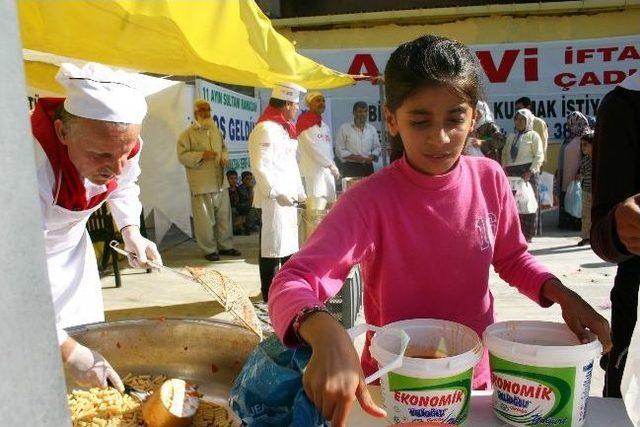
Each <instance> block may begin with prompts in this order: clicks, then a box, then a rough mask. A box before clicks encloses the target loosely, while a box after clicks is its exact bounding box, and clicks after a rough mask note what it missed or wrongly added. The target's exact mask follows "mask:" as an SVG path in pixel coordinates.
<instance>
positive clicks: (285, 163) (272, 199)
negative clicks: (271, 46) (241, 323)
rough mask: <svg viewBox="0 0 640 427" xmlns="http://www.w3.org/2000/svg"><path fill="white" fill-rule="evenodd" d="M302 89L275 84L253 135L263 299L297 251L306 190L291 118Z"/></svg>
mask: <svg viewBox="0 0 640 427" xmlns="http://www.w3.org/2000/svg"><path fill="white" fill-rule="evenodd" d="M304 92H306V90H305V89H304V88H303V87H300V86H298V85H296V84H294V83H282V84H277V85H275V86H274V88H273V92H272V93H271V99H269V105H268V106H267V108H266V109H265V110H264V111H263V112H262V115H261V116H260V118H259V119H258V123H257V124H256V126H255V127H254V128H253V130H252V131H251V134H250V135H249V159H250V161H251V170H252V172H253V174H254V176H255V178H256V187H255V194H254V197H253V206H254V207H256V208H259V209H261V215H262V229H261V231H260V261H259V263H258V265H259V268H260V288H261V290H262V299H263V300H264V301H265V302H267V300H268V298H269V288H270V286H271V281H272V280H273V276H274V275H275V274H276V272H277V271H278V270H279V269H280V267H281V266H282V265H283V264H284V263H285V262H287V260H288V259H289V258H290V257H291V255H293V254H294V253H295V252H297V251H298V211H297V209H296V205H297V204H300V203H303V202H304V201H305V200H306V198H307V196H306V194H305V192H304V188H303V186H302V178H301V177H300V170H299V169H298V161H297V159H296V155H297V150H298V140H297V137H298V134H297V132H296V127H295V124H294V123H293V121H292V120H293V118H294V117H295V116H296V113H297V112H298V102H299V98H300V93H304Z"/></svg>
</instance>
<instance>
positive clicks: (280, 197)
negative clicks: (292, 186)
mask: <svg viewBox="0 0 640 427" xmlns="http://www.w3.org/2000/svg"><path fill="white" fill-rule="evenodd" d="M293 201H294V198H293V197H291V196H288V195H286V194H276V202H278V204H279V205H280V206H285V207H286V206H293Z"/></svg>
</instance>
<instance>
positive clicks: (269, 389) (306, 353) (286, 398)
mask: <svg viewBox="0 0 640 427" xmlns="http://www.w3.org/2000/svg"><path fill="white" fill-rule="evenodd" d="M310 357H311V348H309V347H299V348H298V349H294V350H292V349H288V348H286V347H284V346H283V345H282V344H281V343H280V341H279V340H278V339H277V338H276V337H275V336H272V337H270V338H268V339H267V340H265V341H263V342H261V343H260V344H259V345H258V347H257V348H256V350H255V351H254V352H253V353H252V354H251V356H250V357H249V359H248V360H247V363H245V365H244V367H243V368H242V371H241V372H240V375H238V378H236V381H235V383H234V384H233V388H232V389H231V393H230V396H231V397H230V399H229V404H230V406H231V409H233V411H234V412H235V413H236V414H237V415H238V417H240V419H241V420H242V422H243V424H244V425H247V426H252V427H253V426H279V427H280V426H296V427H297V426H309V427H316V426H328V425H329V424H328V423H327V422H326V420H325V419H324V418H323V417H322V415H321V414H320V413H319V412H318V410H317V409H316V408H315V406H314V405H313V403H311V401H310V400H309V399H308V398H307V396H306V394H305V393H304V390H303V388H302V370H303V369H304V367H305V366H307V363H308V362H309V358H310Z"/></svg>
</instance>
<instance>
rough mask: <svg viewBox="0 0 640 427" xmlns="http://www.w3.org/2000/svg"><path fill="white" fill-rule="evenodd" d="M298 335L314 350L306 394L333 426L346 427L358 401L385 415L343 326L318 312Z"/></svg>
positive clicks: (367, 409) (371, 411)
mask: <svg viewBox="0 0 640 427" xmlns="http://www.w3.org/2000/svg"><path fill="white" fill-rule="evenodd" d="M298 332H299V333H300V336H301V337H302V338H303V339H304V340H305V341H307V342H308V343H309V344H310V345H311V348H312V350H313V352H312V354H311V359H310V360H309V363H308V364H307V368H306V370H305V373H304V376H303V379H302V385H303V387H304V391H305V393H306V394H307V397H309V399H310V400H311V401H312V402H313V403H314V405H315V406H316V407H317V408H318V410H320V411H321V412H322V415H324V417H325V418H326V419H327V420H330V421H331V425H332V427H344V426H346V425H347V419H348V418H349V412H350V411H351V406H352V405H353V403H354V401H355V400H356V399H358V401H359V402H360V406H361V407H362V409H364V410H365V412H367V413H369V414H371V415H373V416H375V417H380V418H382V417H385V416H386V413H385V411H384V410H383V409H381V408H380V407H378V406H377V405H376V404H375V402H374V401H373V399H372V398H371V395H370V394H369V390H368V389H367V386H366V385H365V383H364V376H363V374H362V368H361V367H360V360H359V359H358V354H357V353H356V350H355V348H354V347H353V343H352V342H351V339H350V338H349V335H348V334H347V332H346V331H345V330H344V328H343V327H342V325H340V324H339V323H338V322H337V321H336V320H335V319H334V318H333V317H332V316H331V315H330V314H328V313H324V312H318V313H314V314H312V315H311V316H309V317H308V318H307V319H306V320H305V321H303V322H302V324H301V325H300V329H299V331H298Z"/></svg>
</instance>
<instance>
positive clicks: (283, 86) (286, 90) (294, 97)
mask: <svg viewBox="0 0 640 427" xmlns="http://www.w3.org/2000/svg"><path fill="white" fill-rule="evenodd" d="M306 92H307V90H306V89H305V88H303V87H302V86H299V85H297V84H295V83H277V84H276V85H275V86H273V92H272V93H271V97H272V98H276V99H281V100H283V101H289V102H300V94H301V93H306Z"/></svg>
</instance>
